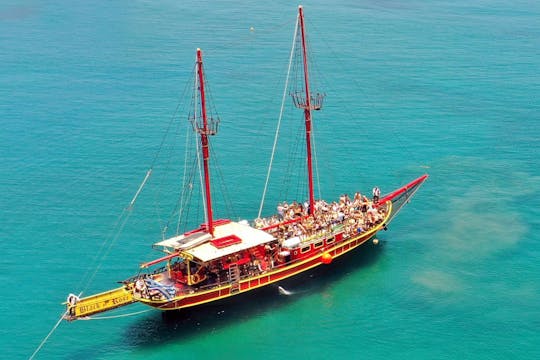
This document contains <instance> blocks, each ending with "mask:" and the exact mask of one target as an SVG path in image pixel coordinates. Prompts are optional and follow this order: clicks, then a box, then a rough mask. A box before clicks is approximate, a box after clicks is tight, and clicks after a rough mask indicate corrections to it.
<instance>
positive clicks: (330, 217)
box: [254, 189, 385, 240]
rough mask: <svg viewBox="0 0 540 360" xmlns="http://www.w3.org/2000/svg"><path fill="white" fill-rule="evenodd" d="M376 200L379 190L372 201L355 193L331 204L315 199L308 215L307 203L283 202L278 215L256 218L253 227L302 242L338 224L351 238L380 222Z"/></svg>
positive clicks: (380, 213) (379, 208)
mask: <svg viewBox="0 0 540 360" xmlns="http://www.w3.org/2000/svg"><path fill="white" fill-rule="evenodd" d="M378 197H379V192H378V189H377V190H376V189H374V197H373V200H369V199H368V198H367V197H366V196H362V195H361V194H360V193H358V192H357V193H356V194H355V195H354V197H353V198H352V199H351V198H350V197H349V196H348V195H347V194H344V195H341V196H340V198H339V201H333V202H331V203H328V202H326V201H324V200H317V201H316V202H315V211H314V212H313V214H311V215H310V214H309V204H308V203H307V202H306V203H304V204H302V203H299V202H296V201H294V202H292V203H291V204H288V203H287V202H283V203H279V204H278V206H277V215H274V216H272V217H268V218H258V219H256V220H255V224H254V225H255V227H256V228H258V229H267V228H268V231H269V232H271V233H272V234H273V235H274V236H275V237H276V238H277V239H280V240H283V239H288V238H291V237H295V236H298V237H300V238H301V239H305V238H309V237H311V236H312V235H315V234H320V233H321V232H325V233H329V232H331V231H332V229H333V228H334V227H336V226H339V225H341V226H343V231H344V233H345V236H350V235H353V234H354V233H362V232H364V231H367V230H369V229H371V228H372V227H373V226H374V225H376V224H378V223H380V222H381V221H382V219H383V218H384V213H385V207H384V206H378ZM299 219H300V220H299ZM294 220H297V221H294Z"/></svg>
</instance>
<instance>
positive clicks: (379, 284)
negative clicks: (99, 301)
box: [0, 0, 540, 360]
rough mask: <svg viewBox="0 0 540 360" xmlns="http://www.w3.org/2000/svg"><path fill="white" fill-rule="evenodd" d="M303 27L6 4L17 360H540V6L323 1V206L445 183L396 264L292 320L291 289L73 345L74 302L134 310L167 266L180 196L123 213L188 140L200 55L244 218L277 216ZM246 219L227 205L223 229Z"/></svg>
mask: <svg viewBox="0 0 540 360" xmlns="http://www.w3.org/2000/svg"><path fill="white" fill-rule="evenodd" d="M297 5H298V4H296V3H294V2H290V1H284V0H276V1H240V0H228V1H193V0H182V1H172V0H163V1H101V0H97V1H66V0H58V1H52V0H51V1H31V0H22V1H11V0H3V1H2V2H0V122H1V126H0V166H1V167H0V171H1V172H0V239H1V242H0V254H1V261H0V284H1V294H2V295H1V301H0V314H1V324H2V326H1V327H0V354H1V355H0V357H1V358H3V359H28V358H29V357H31V356H32V354H34V352H35V351H36V350H39V351H37V352H36V353H35V358H36V359H145V360H148V359H172V358H174V359H233V358H234V359H253V358H260V359H344V358H349V359H385V360H388V359H538V358H540V235H539V234H540V210H539V209H540V166H539V165H540V161H539V159H540V2H538V1H529V0H522V1H520V0H518V1H502V0H499V1H497V0H495V1H476V0H472V1H471V0H467V1H465V0H455V1H417V0H412V1H397V0H396V1H393V0H388V1H366V0H355V1H352V0H348V1H340V0H338V1H332V2H329V1H321V0H307V1H305V2H304V3H303V5H304V9H305V16H306V21H307V28H308V34H309V40H310V44H311V48H312V54H311V55H312V57H313V59H314V60H315V59H316V60H315V61H316V66H315V67H314V68H313V78H314V79H319V82H320V84H321V85H323V86H324V88H322V87H321V89H322V91H324V92H326V94H327V98H326V99H325V108H324V109H323V111H321V112H320V114H321V115H320V116H319V113H317V114H315V117H314V121H315V125H314V126H315V131H316V135H317V143H316V145H317V154H318V157H317V165H318V167H317V170H318V173H319V174H320V175H319V177H318V178H319V181H318V183H319V184H320V193H321V196H323V197H324V198H326V199H328V200H333V199H335V198H336V197H338V196H339V195H340V194H342V193H349V194H352V193H354V192H355V191H361V192H362V193H368V194H369V193H370V191H371V188H372V187H373V186H379V187H380V188H381V189H382V192H383V193H385V192H389V191H391V190H393V189H394V188H397V187H399V186H400V185H403V184H405V183H407V182H408V181H410V180H412V179H414V178H416V177H418V176H420V175H422V174H424V173H428V174H429V175H430V177H429V179H428V181H427V182H426V183H425V185H424V186H423V187H422V188H421V189H420V190H419V191H418V193H417V194H416V196H415V197H414V199H413V200H412V201H411V202H410V204H408V205H407V206H406V207H405V208H404V209H403V210H402V211H401V212H400V214H399V216H398V217H397V218H396V219H395V220H394V222H393V223H392V224H391V225H390V227H389V231H388V232H383V233H381V234H379V236H378V238H379V239H380V240H381V241H380V243H379V245H377V246H374V245H368V246H365V247H364V248H362V249H359V250H358V251H356V252H355V253H354V255H353V256H351V257H349V258H348V259H346V260H344V261H342V262H341V263H340V262H339V261H335V262H334V263H333V264H332V265H330V266H329V267H325V268H324V270H322V271H320V272H317V273H315V274H312V275H311V276H309V277H307V279H306V280H305V281H302V282H300V283H298V284H296V285H291V286H290V287H288V288H286V290H287V291H288V292H289V295H288V296H287V295H280V293H279V291H278V289H277V288H271V289H268V291H265V292H262V293H261V294H259V296H256V297H249V298H247V299H246V300H245V301H243V302H240V303H239V304H238V303H237V304H231V305H230V306H223V307H217V308H208V309H204V310H201V311H199V312H197V311H186V312H184V313H181V314H177V315H176V316H170V317H166V318H162V315H161V313H159V312H157V311H150V312H142V311H144V310H146V308H145V307H143V306H142V305H134V306H132V307H129V308H125V310H124V309H122V310H120V311H119V312H117V313H111V315H114V314H116V315H118V314H125V315H129V314H132V313H134V312H141V313H139V314H136V315H132V316H125V317H116V318H113V319H101V320H94V321H77V322H73V323H67V322H61V323H60V324H59V325H58V326H57V327H55V325H56V324H57V321H58V320H59V318H60V316H61V315H62V313H63V311H64V307H63V305H62V302H63V301H65V299H66V296H67V295H68V294H69V293H70V292H73V293H76V294H78V293H80V292H81V291H82V292H83V294H86V295H89V294H91V293H93V292H98V291H103V290H105V289H108V288H112V287H115V286H118V284H117V283H116V281H120V280H123V279H125V278H127V277H129V276H131V275H133V274H136V273H137V271H138V265H139V264H140V263H142V262H144V261H148V260H150V259H153V258H156V257H158V256H160V253H158V252H156V251H155V250H152V249H151V244H152V243H153V242H155V241H158V240H159V239H160V238H161V230H162V227H163V224H164V221H165V220H164V219H165V217H166V215H163V214H167V212H165V211H164V210H163V209H162V207H163V208H164V207H165V206H164V205H168V202H170V201H169V200H170V199H172V198H175V195H173V194H169V193H165V194H163V193H161V195H160V197H159V198H160V199H162V201H161V202H160V203H159V204H160V205H159V206H154V201H153V200H152V199H153V196H154V195H153V194H155V193H153V192H151V191H147V190H146V188H145V190H143V191H142V192H141V196H140V199H138V203H137V204H136V205H135V207H134V210H133V212H134V213H133V215H131V216H130V217H129V219H127V220H128V221H127V222H126V223H125V224H124V222H123V221H124V219H125V218H126V215H125V211H124V209H125V208H126V206H127V205H128V204H129V202H130V201H131V199H132V198H133V196H134V194H135V192H136V191H137V189H138V187H139V185H140V184H141V182H142V180H143V178H144V176H145V174H146V171H147V170H148V169H149V168H150V167H152V164H153V159H154V156H155V154H156V152H158V151H159V149H160V144H161V143H162V139H163V138H164V134H165V133H166V131H167V128H168V127H169V123H170V122H171V119H176V118H178V119H180V121H181V122H183V123H186V124H187V120H186V119H187V118H185V117H183V115H175V112H176V108H177V106H178V104H179V101H180V100H179V99H180V98H182V97H185V88H186V84H189V82H190V81H191V80H190V79H191V78H190V76H191V75H192V70H193V65H194V59H195V50H196V48H201V49H203V54H204V59H205V70H206V76H207V79H208V82H209V86H210V87H211V91H212V93H211V94H212V100H213V104H214V106H215V108H216V109H217V111H218V113H219V115H220V118H221V123H220V131H219V133H218V135H217V136H215V137H213V138H212V141H213V143H212V144H213V149H214V151H215V153H216V154H219V155H218V157H219V162H220V164H221V165H220V166H221V167H220V169H221V172H222V175H223V178H224V184H225V185H226V187H227V188H228V189H229V190H228V197H229V199H230V202H231V203H232V205H233V207H234V208H235V210H234V211H235V213H234V214H236V215H235V216H236V217H233V218H234V219H239V218H247V219H253V218H255V217H256V216H257V211H258V208H259V202H260V200H261V193H262V190H263V188H264V182H265V176H266V170H265V169H266V166H267V165H268V160H269V156H270V151H271V147H272V143H273V136H274V129H275V124H276V122H277V119H278V115H279V109H280V101H281V96H282V93H283V83H284V79H285V74H286V71H287V62H288V57H289V51H290V48H291V44H292V35H293V27H294V24H295V19H296V12H297ZM188 97H189V95H188ZM323 114H327V115H326V116H324V115H323ZM300 115H301V114H300ZM318 120H320V121H319V122H317V121H318ZM287 136H292V135H287V134H285V135H284V137H285V138H287ZM181 139H183V138H181ZM289 140H290V139H289ZM182 141H183V140H182ZM180 143H181V142H180ZM178 158H179V159H180V160H179V162H178V164H182V162H181V161H182V155H181V154H178ZM280 169H281V170H282V169H283V168H279V167H278V171H277V172H278V173H279V172H281V170H280ZM175 171H176V170H175ZM177 172H178V174H177V175H178V178H179V177H180V175H181V172H180V171H177ZM151 180H154V178H151ZM150 182H151V181H150ZM150 185H151V184H149V186H150ZM272 189H273V188H272V186H271V187H270V189H269V192H271V191H270V190H272ZM280 195H281V194H280V193H278V194H276V193H275V192H274V193H273V195H269V197H268V201H269V203H268V204H267V205H265V211H266V213H268V212H270V211H271V210H272V207H273V206H274V205H272V204H276V202H277V201H279V200H280ZM317 196H319V194H317ZM288 200H292V199H290V198H289V199H288ZM173 203H174V202H173ZM225 209H226V206H224V205H223V204H222V203H221V202H220V201H216V209H215V212H216V213H217V215H216V216H217V217H226V216H229V215H228V213H226V211H225ZM119 230H122V231H119ZM105 315H108V314H105ZM51 330H54V331H52V333H50V332H51ZM49 333H50V337H48V338H47V335H48V334H49Z"/></svg>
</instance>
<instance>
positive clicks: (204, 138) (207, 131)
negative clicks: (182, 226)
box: [194, 49, 216, 236]
mask: <svg viewBox="0 0 540 360" xmlns="http://www.w3.org/2000/svg"><path fill="white" fill-rule="evenodd" d="M197 74H198V75H199V92H200V96H201V116H202V126H201V124H197V123H196V122H195V123H194V126H195V128H196V131H197V132H198V133H199V134H200V135H201V148H202V154H203V168H204V186H205V198H206V217H207V224H206V227H207V231H208V233H209V234H210V235H212V236H213V235H214V223H213V219H212V196H211V193H210V170H209V167H208V162H209V160H210V151H209V148H208V135H214V134H215V133H216V129H215V128H213V126H211V127H209V126H208V120H207V118H206V100H205V96H204V74H203V65H202V51H201V49H197ZM212 122H213V121H212ZM212 128H213V129H212Z"/></svg>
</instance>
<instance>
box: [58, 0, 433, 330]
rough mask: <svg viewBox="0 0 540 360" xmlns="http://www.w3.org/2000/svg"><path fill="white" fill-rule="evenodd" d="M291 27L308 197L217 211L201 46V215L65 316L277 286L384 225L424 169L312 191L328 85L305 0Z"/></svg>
mask: <svg viewBox="0 0 540 360" xmlns="http://www.w3.org/2000/svg"><path fill="white" fill-rule="evenodd" d="M294 34H295V40H293V43H295V42H296V43H298V44H299V45H298V49H295V47H293V51H299V52H300V54H301V56H299V58H300V59H301V63H302V66H301V70H302V73H303V76H302V77H301V81H302V87H303V88H301V89H300V90H297V91H294V92H293V93H291V96H292V101H293V105H294V106H295V107H297V108H298V109H299V110H300V111H302V112H303V121H304V123H305V131H304V134H303V135H302V137H304V135H305V161H306V167H307V171H306V173H307V174H306V177H307V181H306V183H307V192H306V194H305V198H306V200H305V202H296V201H292V202H290V204H289V203H286V202H285V201H283V202H282V203H280V204H279V205H278V206H277V207H276V211H277V213H276V214H273V215H271V216H267V217H262V216H260V212H259V216H257V218H256V219H255V220H253V221H251V222H250V221H246V220H238V221H234V220H230V219H214V213H213V203H212V195H213V193H212V191H211V190H212V187H211V174H210V167H209V164H210V161H211V152H210V151H209V143H210V137H211V136H214V135H216V134H217V131H218V124H219V119H218V118H215V117H213V116H210V115H208V111H207V105H208V104H207V102H208V99H207V93H206V86H207V84H206V80H205V75H204V74H205V73H204V68H203V57H202V51H201V50H200V49H197V52H196V61H195V71H194V77H195V86H194V92H195V97H194V98H196V100H197V101H196V102H195V106H194V112H193V114H194V115H193V116H192V119H191V120H192V124H193V130H194V133H195V136H196V138H197V139H198V141H199V144H198V146H197V150H198V151H199V152H200V153H201V155H200V157H199V160H198V164H200V168H201V169H202V171H201V173H202V175H203V177H202V178H203V181H202V184H203V186H201V188H202V189H203V191H202V195H203V196H202V198H203V204H204V205H205V206H204V209H205V215H204V218H205V219H204V222H203V223H202V224H201V225H200V226H199V227H196V228H195V229H193V230H190V231H186V232H181V233H176V234H174V236H170V237H162V238H161V240H160V241H158V242H156V243H154V244H153V248H154V249H156V250H158V251H161V252H162V254H161V256H159V257H157V258H156V259H154V260H152V261H149V262H146V263H144V264H142V265H140V266H139V269H138V271H137V274H136V275H134V276H132V277H130V278H128V279H125V280H123V281H121V282H120V284H121V285H120V286H119V287H116V288H113V289H111V290H108V291H105V292H101V293H98V294H94V295H90V296H84V297H82V296H81V294H79V295H75V294H70V295H69V296H68V298H67V301H66V302H65V303H64V304H65V306H66V312H65V314H64V319H66V320H68V321H73V320H78V319H86V318H89V317H92V316H95V315H96V314H99V313H103V312H106V311H110V310H113V309H117V308H120V307H124V306H127V305H130V304H134V303H140V304H143V305H146V306H148V307H151V308H154V309H157V310H161V311H171V310H181V309H185V308H191V307H196V306H201V305H203V304H208V303H211V302H217V301H221V300H224V299H229V298H232V297H242V296H245V295H247V294H248V293H253V292H254V291H255V290H257V289H261V288H264V287H268V286H270V285H274V286H276V287H279V285H280V284H282V283H283V281H285V280H286V279H290V278H293V277H298V276H300V275H301V274H305V273H307V272H308V271H310V270H312V269H314V268H316V267H319V266H333V264H335V262H336V261H338V260H340V258H341V257H342V256H343V255H345V254H348V253H351V252H353V251H360V249H361V246H362V244H365V243H366V242H368V241H370V240H371V241H373V242H375V240H376V239H375V237H376V234H377V233H378V232H379V231H381V230H387V227H388V225H389V224H390V222H391V221H392V220H393V218H394V217H395V216H396V215H397V214H398V213H399V211H400V210H401V208H402V207H403V206H404V205H405V204H406V203H408V202H409V200H410V199H411V198H412V196H413V195H414V194H415V193H416V191H417V190H418V189H419V188H420V186H421V185H422V184H423V183H424V182H425V181H426V179H427V178H428V175H427V174H423V175H421V176H420V177H418V178H416V179H415V180H413V181H411V182H409V183H408V184H406V185H404V186H401V187H399V188H397V189H396V190H394V191H392V192H390V193H388V194H386V195H381V194H380V190H379V189H378V188H376V187H375V188H374V189H373V194H372V195H373V196H370V197H369V198H368V197H367V196H365V195H361V194H360V192H357V193H356V194H355V195H354V196H351V197H349V196H348V195H342V196H340V197H339V199H335V201H331V202H326V201H324V200H322V199H316V198H315V193H314V180H313V160H312V155H313V154H312V153H313V150H312V128H311V126H312V114H313V112H314V111H319V110H322V106H323V100H324V93H322V92H315V91H313V92H312V91H311V88H310V81H309V80H310V78H309V65H308V64H309V63H308V58H307V57H308V53H309V52H308V50H307V43H306V26H305V23H304V12H303V8H302V6H299V7H298V15H297V21H296V28H295V32H294ZM291 58H292V54H291ZM148 176H149V174H147V177H148ZM145 182H146V178H145V181H144V182H143V184H144V183H145ZM141 186H142V185H141ZM140 190H141V188H139V190H138V191H137V194H136V195H135V197H137V195H138V194H139V192H140ZM265 191H266V189H265ZM279 289H280V291H281V290H282V288H281V287H279Z"/></svg>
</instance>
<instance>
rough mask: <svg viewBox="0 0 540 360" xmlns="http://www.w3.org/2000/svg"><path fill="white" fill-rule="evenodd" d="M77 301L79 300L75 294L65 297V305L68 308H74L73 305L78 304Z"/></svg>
mask: <svg viewBox="0 0 540 360" xmlns="http://www.w3.org/2000/svg"><path fill="white" fill-rule="evenodd" d="M79 300H80V299H79V297H78V296H77V295H75V294H69V295H68V297H67V303H68V304H69V305H70V306H74V305H75V304H77V303H78V302H79Z"/></svg>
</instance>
